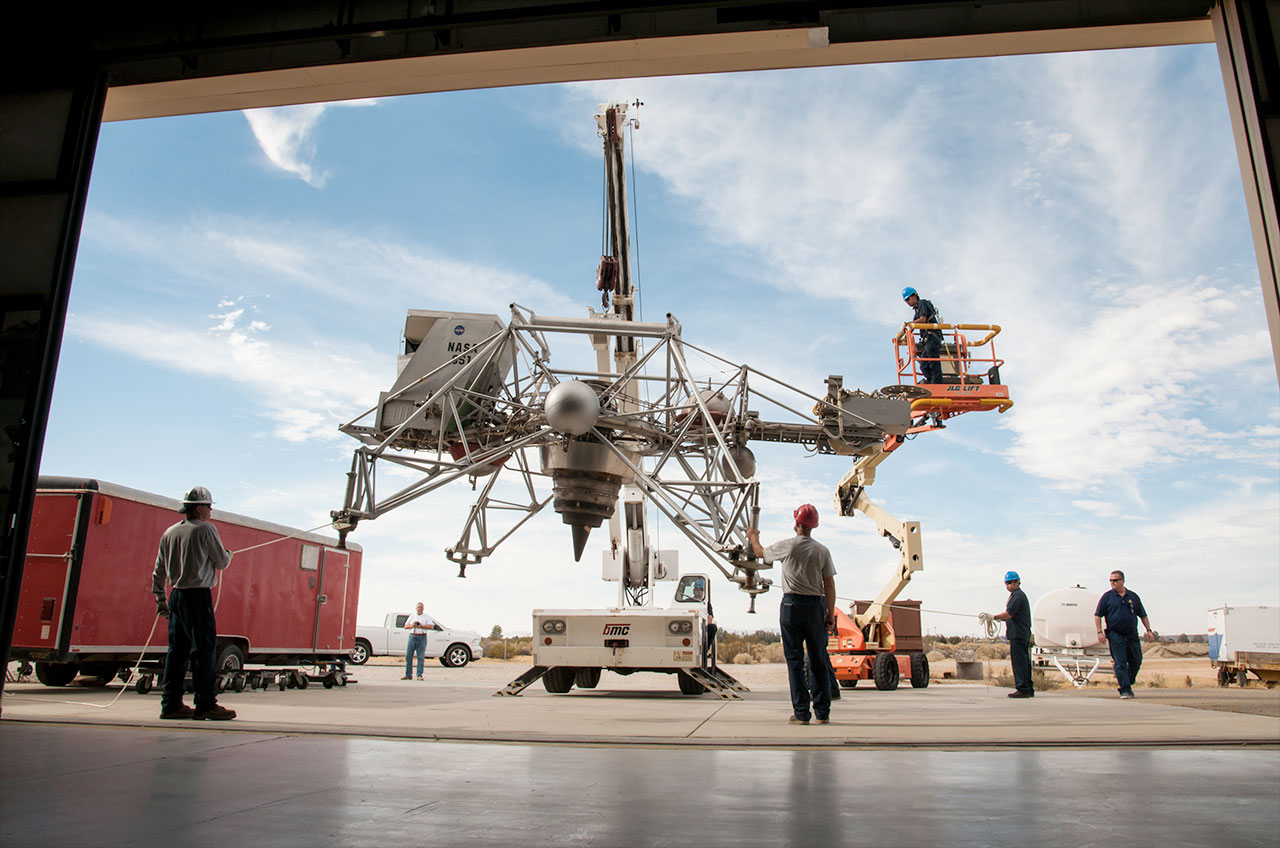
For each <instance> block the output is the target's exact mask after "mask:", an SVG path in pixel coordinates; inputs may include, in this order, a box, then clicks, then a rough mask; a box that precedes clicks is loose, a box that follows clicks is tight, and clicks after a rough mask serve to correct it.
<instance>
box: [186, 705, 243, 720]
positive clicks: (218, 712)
mask: <svg viewBox="0 0 1280 848" xmlns="http://www.w3.org/2000/svg"><path fill="white" fill-rule="evenodd" d="M191 717H192V718H193V719H195V720H196V721H200V720H202V719H207V720H208V721H230V720H231V719H233V718H235V717H236V711H235V710H229V709H227V708H226V707H220V706H218V705H217V704H214V705H213V706H212V707H210V708H209V709H207V710H196V711H195V714H194V715H192V716H191Z"/></svg>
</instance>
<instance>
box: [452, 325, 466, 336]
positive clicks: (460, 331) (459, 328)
mask: <svg viewBox="0 0 1280 848" xmlns="http://www.w3.org/2000/svg"><path fill="white" fill-rule="evenodd" d="M466 331H467V328H466V327H464V326H462V325H461V324H459V325H458V326H456V327H454V328H453V334H454V335H455V336H460V335H462V334H463V333H465V332H466Z"/></svg>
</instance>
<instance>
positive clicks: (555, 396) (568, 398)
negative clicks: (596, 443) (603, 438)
mask: <svg viewBox="0 0 1280 848" xmlns="http://www.w3.org/2000/svg"><path fill="white" fill-rule="evenodd" d="M543 409H544V410H545V412H546V414H547V423H548V424H550V425H551V429H553V430H555V431H556V432H557V433H565V434H567V435H570V436H581V435H582V434H584V433H588V432H590V431H591V428H592V427H594V426H595V425H596V421H598V420H599V419H600V398H599V397H598V396H597V395H596V391H595V389H593V388H592V387H591V386H589V385H587V384H586V383H584V382H582V381H581V380H570V381H568V382H565V383H560V384H559V385H557V386H556V387H555V388H553V389H552V390H551V391H550V392H548V393H547V400H546V402H545V403H544V404H543Z"/></svg>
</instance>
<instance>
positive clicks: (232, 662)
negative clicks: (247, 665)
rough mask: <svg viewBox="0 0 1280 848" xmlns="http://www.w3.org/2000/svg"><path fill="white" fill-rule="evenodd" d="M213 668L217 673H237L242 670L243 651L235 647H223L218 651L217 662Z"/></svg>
mask: <svg viewBox="0 0 1280 848" xmlns="http://www.w3.org/2000/svg"><path fill="white" fill-rule="evenodd" d="M214 668H216V669H217V670H218V672H219V673H222V672H224V671H239V670H240V669H242V668H244V651H242V650H240V648H239V646H237V645H223V646H222V647H221V648H219V649H218V662H217V663H216V664H215V665H214Z"/></svg>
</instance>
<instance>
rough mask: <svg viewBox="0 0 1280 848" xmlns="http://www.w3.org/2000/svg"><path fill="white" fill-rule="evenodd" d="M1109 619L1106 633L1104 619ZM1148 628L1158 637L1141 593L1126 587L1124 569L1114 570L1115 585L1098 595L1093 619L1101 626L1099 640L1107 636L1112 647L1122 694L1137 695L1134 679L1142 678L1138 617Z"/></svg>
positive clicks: (1148, 635)
mask: <svg viewBox="0 0 1280 848" xmlns="http://www.w3.org/2000/svg"><path fill="white" fill-rule="evenodd" d="M1103 619H1106V622H1107V626H1106V631H1105V633H1104V631H1103V627H1102V622H1103ZM1139 619H1141V621H1142V626H1143V627H1145V628H1146V630H1147V639H1148V640H1149V641H1154V640H1155V638H1156V634H1155V631H1153V630H1152V629H1151V622H1150V621H1148V620H1147V611H1146V609H1145V608H1143V606H1142V599H1141V598H1139V597H1138V593H1137V592H1134V591H1132V590H1130V589H1125V587H1124V572H1123V571H1113V572H1111V588H1110V589H1109V590H1107V592H1106V594H1104V595H1103V596H1102V597H1101V598H1099V599H1098V608H1097V609H1096V610H1094V611H1093V620H1094V622H1095V623H1096V624H1097V626H1098V641H1102V639H1103V638H1104V637H1105V638H1106V640H1107V647H1108V648H1110V649H1111V664H1112V666H1113V667H1114V668H1115V672H1116V683H1117V684H1118V685H1119V686H1120V697H1121V698H1132V697H1133V681H1135V680H1137V679H1138V669H1140V668H1142V641H1141V640H1140V639H1139V638H1138V621H1139Z"/></svg>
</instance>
